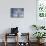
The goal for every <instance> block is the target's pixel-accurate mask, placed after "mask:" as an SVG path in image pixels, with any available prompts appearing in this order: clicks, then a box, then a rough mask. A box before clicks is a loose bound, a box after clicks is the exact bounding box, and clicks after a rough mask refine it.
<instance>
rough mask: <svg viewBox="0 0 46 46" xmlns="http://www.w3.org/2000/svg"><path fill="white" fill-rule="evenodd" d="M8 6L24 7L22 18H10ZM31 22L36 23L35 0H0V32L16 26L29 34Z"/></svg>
mask: <svg viewBox="0 0 46 46" xmlns="http://www.w3.org/2000/svg"><path fill="white" fill-rule="evenodd" d="M10 8H24V18H11V17H10ZM32 24H36V0H0V34H2V33H4V32H6V30H7V29H8V28H11V27H16V26H18V27H19V31H20V32H30V34H31V33H32V30H31V28H30V26H31V25H32ZM7 32H8V31H7Z"/></svg>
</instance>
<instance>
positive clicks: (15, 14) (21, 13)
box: [11, 8, 24, 18]
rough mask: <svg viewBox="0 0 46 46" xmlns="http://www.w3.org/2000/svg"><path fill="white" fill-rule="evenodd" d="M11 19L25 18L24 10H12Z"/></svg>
mask: <svg viewBox="0 0 46 46" xmlns="http://www.w3.org/2000/svg"><path fill="white" fill-rule="evenodd" d="M11 17H12V18H14V17H15V18H23V17H24V8H11Z"/></svg>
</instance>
